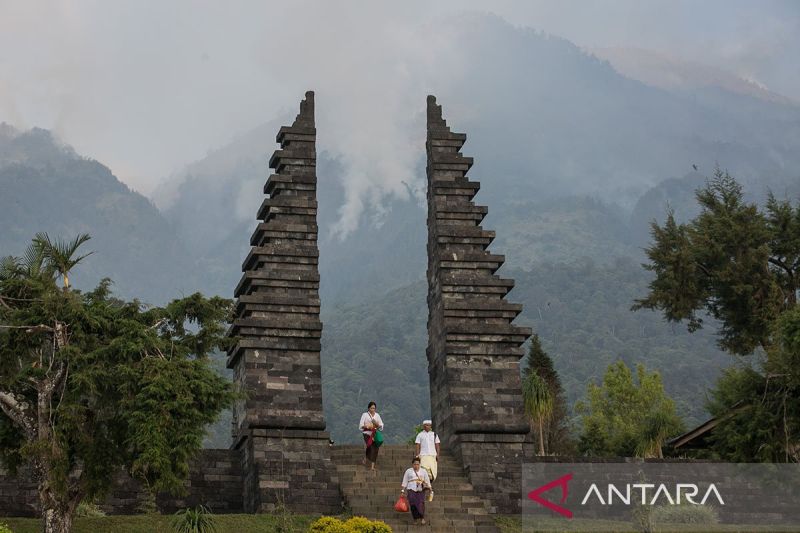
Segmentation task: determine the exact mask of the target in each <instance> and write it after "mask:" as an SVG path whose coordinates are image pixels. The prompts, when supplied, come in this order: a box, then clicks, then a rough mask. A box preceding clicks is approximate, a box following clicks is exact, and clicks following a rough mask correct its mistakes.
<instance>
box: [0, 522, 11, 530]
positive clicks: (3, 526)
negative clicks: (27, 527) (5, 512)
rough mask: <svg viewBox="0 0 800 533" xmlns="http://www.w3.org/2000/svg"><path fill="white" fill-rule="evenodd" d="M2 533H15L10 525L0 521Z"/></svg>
mask: <svg viewBox="0 0 800 533" xmlns="http://www.w3.org/2000/svg"><path fill="white" fill-rule="evenodd" d="M0 533H14V532H13V531H11V528H10V527H8V524H4V523H3V522H0Z"/></svg>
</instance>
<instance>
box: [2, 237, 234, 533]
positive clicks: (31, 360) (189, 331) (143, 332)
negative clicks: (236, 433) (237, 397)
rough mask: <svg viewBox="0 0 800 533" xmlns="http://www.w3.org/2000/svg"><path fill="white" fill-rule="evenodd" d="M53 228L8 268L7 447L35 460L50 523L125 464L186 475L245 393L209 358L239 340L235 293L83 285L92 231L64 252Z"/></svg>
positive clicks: (13, 456) (60, 522) (56, 527)
mask: <svg viewBox="0 0 800 533" xmlns="http://www.w3.org/2000/svg"><path fill="white" fill-rule="evenodd" d="M41 237H42V236H37V239H35V240H34V243H33V244H32V246H31V248H30V249H29V250H28V252H27V253H26V254H25V257H24V258H6V259H4V260H3V262H2V268H1V269H0V444H1V445H2V446H0V456H2V457H1V458H2V460H3V462H4V463H5V464H6V465H8V466H10V467H11V468H16V467H17V466H19V465H20V464H27V465H28V466H29V467H30V469H31V472H32V474H33V476H34V478H35V480H36V482H37V483H38V492H39V501H40V505H41V509H42V516H43V521H44V531H46V532H48V533H50V532H59V533H65V532H68V531H70V529H71V525H72V517H73V515H74V512H75V509H76V507H77V506H78V503H80V501H81V500H82V499H83V498H85V497H89V498H93V497H96V496H99V495H102V494H103V492H104V491H105V490H106V489H107V488H108V487H109V484H110V481H111V479H112V476H113V475H114V474H115V473H116V472H117V471H118V470H119V469H120V468H123V467H124V468H126V469H127V470H128V472H129V473H130V474H131V475H132V476H134V477H136V478H137V479H140V480H142V481H143V482H145V483H146V485H147V486H149V487H150V488H151V489H152V490H154V491H155V490H171V491H176V490H180V489H181V488H182V487H183V480H184V479H185V477H186V475H187V474H188V461H189V460H190V458H191V457H192V455H193V454H194V453H195V452H197V451H198V450H199V449H200V447H201V445H202V439H203V436H204V432H205V430H204V428H205V426H206V425H207V424H209V423H211V422H213V421H214V420H215V419H216V417H217V415H218V414H219V412H220V411H221V410H222V409H223V408H225V407H226V406H227V405H228V404H229V403H230V401H231V399H232V397H233V393H232V390H231V385H230V384H229V383H228V382H227V381H226V380H224V379H223V378H221V377H220V376H219V375H218V374H216V373H215V372H214V371H213V369H212V368H211V367H210V364H209V358H208V354H209V353H210V352H212V351H214V350H217V349H222V348H225V347H226V346H227V344H228V340H226V339H225V337H224V326H225V322H226V321H227V318H228V316H229V313H230V305H231V304H230V302H229V301H228V300H224V299H221V298H211V299H208V298H204V297H203V296H202V295H200V294H194V295H192V296H189V297H187V298H183V299H180V300H175V301H173V302H171V303H170V304H169V305H167V306H166V307H163V308H161V307H153V308H146V307H145V306H143V305H142V304H141V303H139V302H138V301H135V300H134V301H132V302H125V301H122V300H119V299H116V298H114V297H113V296H112V294H111V291H110V281H109V280H104V281H103V282H102V283H101V284H100V285H99V286H98V287H97V288H96V289H94V290H93V291H90V292H87V293H82V292H79V291H76V290H73V289H71V288H70V286H69V282H68V281H67V277H66V276H67V275H68V272H69V270H71V269H72V268H73V267H74V266H75V265H76V264H77V258H76V257H75V254H76V252H77V249H78V247H79V246H80V241H81V240H84V241H85V240H86V239H80V238H79V239H77V240H76V241H74V242H76V243H78V244H77V245H76V246H71V245H70V246H69V248H70V249H71V251H70V249H67V248H65V249H63V250H60V251H67V252H69V253H66V254H64V256H63V257H57V256H56V255H54V254H52V253H50V251H48V250H47V246H46V243H47V242H49V239H45V238H41ZM59 276H61V277H62V278H64V287H63V288H59V287H58V286H57V284H56V280H57V277H59Z"/></svg>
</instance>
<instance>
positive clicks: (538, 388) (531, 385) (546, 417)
mask: <svg viewBox="0 0 800 533" xmlns="http://www.w3.org/2000/svg"><path fill="white" fill-rule="evenodd" d="M522 399H523V402H524V406H525V414H526V415H528V418H529V419H530V420H531V422H532V423H533V425H534V426H535V428H536V435H537V441H538V444H539V455H544V454H545V444H544V443H545V440H544V425H545V424H547V423H548V422H549V421H550V419H551V417H552V416H553V395H552V393H551V392H550V387H549V386H548V385H547V382H546V381H545V380H544V379H543V378H542V377H541V376H540V375H539V374H537V373H536V372H529V373H528V375H527V376H526V377H525V379H524V380H523V381H522Z"/></svg>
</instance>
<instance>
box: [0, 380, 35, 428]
mask: <svg viewBox="0 0 800 533" xmlns="http://www.w3.org/2000/svg"><path fill="white" fill-rule="evenodd" d="M0 409H2V410H3V412H4V413H5V414H6V416H8V417H9V418H10V419H11V420H13V421H14V422H15V423H16V424H17V425H18V426H20V427H21V428H22V430H23V431H24V432H25V436H26V437H28V439H29V440H32V439H33V438H34V436H35V435H36V426H35V425H34V421H33V418H32V417H31V416H30V413H28V409H29V407H28V404H27V402H20V401H19V400H17V397H16V396H15V395H14V394H12V393H10V392H5V391H0Z"/></svg>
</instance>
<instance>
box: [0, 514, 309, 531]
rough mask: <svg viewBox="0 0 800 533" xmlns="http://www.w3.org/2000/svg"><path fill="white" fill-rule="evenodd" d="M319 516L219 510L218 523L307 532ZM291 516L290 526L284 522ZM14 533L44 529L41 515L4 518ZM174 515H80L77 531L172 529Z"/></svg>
mask: <svg viewBox="0 0 800 533" xmlns="http://www.w3.org/2000/svg"><path fill="white" fill-rule="evenodd" d="M317 518H319V517H318V516H310V515H291V516H290V517H289V518H285V517H283V516H276V515H269V514H229V515H224V514H218V515H214V524H215V525H216V526H217V532H218V533H248V532H251V531H252V532H259V533H305V532H306V530H307V529H308V526H309V524H311V522H313V521H314V520H315V519H317ZM287 520H288V524H287V525H288V528H286V529H284V527H283V526H284V524H285V523H286V521H287ZM0 521H2V522H5V523H7V524H8V525H9V527H10V528H11V531H13V532H14V533H41V531H42V521H41V520H40V519H38V518H11V517H8V518H5V517H4V518H0ZM171 521H172V515H158V514H151V515H131V516H126V515H117V516H103V517H91V518H89V517H86V518H76V519H75V524H74V526H75V527H74V528H73V533H172V527H171V525H170V524H171Z"/></svg>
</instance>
